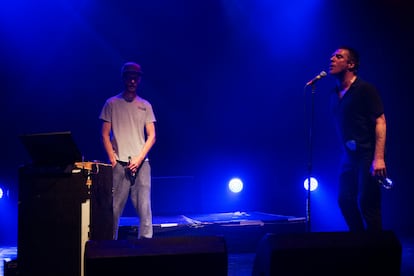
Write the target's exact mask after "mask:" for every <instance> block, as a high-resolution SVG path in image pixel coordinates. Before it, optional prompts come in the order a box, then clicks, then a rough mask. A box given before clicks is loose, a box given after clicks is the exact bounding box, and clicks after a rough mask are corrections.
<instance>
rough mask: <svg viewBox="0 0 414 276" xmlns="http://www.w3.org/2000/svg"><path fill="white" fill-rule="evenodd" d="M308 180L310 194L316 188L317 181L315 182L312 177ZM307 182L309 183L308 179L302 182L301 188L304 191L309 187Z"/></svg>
mask: <svg viewBox="0 0 414 276" xmlns="http://www.w3.org/2000/svg"><path fill="white" fill-rule="evenodd" d="M310 179H311V185H310V190H311V192H312V191H315V190H316V189H317V188H318V180H316V178H314V177H311V178H310ZM308 182H309V178H306V179H305V181H303V187H304V188H305V190H306V191H307V190H308V187H309V184H308Z"/></svg>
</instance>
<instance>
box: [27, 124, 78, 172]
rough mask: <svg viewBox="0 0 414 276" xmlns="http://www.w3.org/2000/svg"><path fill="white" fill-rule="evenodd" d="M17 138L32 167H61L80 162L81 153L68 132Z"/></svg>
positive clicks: (36, 134)
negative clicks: (24, 149) (25, 151)
mask: <svg viewBox="0 0 414 276" xmlns="http://www.w3.org/2000/svg"><path fill="white" fill-rule="evenodd" d="M19 137H20V140H21V141H22V143H23V145H24V147H25V148H26V150H27V152H28V154H29V156H30V158H31V160H32V165H34V166H36V167H50V166H53V167H54V166H59V167H62V166H68V165H73V164H74V163H75V162H80V161H82V153H81V152H80V150H79V148H78V147H77V145H76V143H75V141H74V139H73V137H72V133H71V132H70V131H64V132H49V133H35V134H25V135H20V136H19Z"/></svg>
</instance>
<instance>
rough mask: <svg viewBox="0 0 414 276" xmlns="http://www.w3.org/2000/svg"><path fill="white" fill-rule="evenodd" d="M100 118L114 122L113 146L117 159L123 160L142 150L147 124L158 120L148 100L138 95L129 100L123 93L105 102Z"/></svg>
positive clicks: (112, 132)
mask: <svg viewBox="0 0 414 276" xmlns="http://www.w3.org/2000/svg"><path fill="white" fill-rule="evenodd" d="M99 119H101V120H104V121H106V122H110V123H111V124H112V130H111V143H112V147H113V149H114V152H115V155H116V158H117V160H119V161H123V162H128V157H129V156H136V155H138V154H139V153H140V152H141V150H142V148H143V146H144V144H145V139H146V133H145V125H146V124H147V123H152V122H155V121H156V120H155V116H154V112H153V110H152V106H151V104H150V103H149V102H148V101H146V100H145V99H142V98H140V97H138V96H136V97H135V99H134V100H133V101H131V102H128V101H126V100H125V99H124V98H123V97H122V93H120V94H118V95H116V96H113V97H111V98H109V99H108V100H107V101H106V102H105V104H104V106H103V108H102V111H101V114H100V115H99Z"/></svg>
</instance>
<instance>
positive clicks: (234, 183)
mask: <svg viewBox="0 0 414 276" xmlns="http://www.w3.org/2000/svg"><path fill="white" fill-rule="evenodd" d="M229 189H230V191H232V192H233V193H239V192H241V190H243V182H242V181H241V180H240V178H232V179H231V180H230V181H229Z"/></svg>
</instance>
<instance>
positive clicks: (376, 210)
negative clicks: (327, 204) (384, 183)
mask: <svg viewBox="0 0 414 276" xmlns="http://www.w3.org/2000/svg"><path fill="white" fill-rule="evenodd" d="M373 156H374V153H373V152H364V153H356V152H346V153H345V154H344V156H343V161H342V167H341V173H340V177H339V194H338V204H339V207H340V209H341V212H342V215H343V217H344V219H345V221H346V223H347V225H348V228H349V230H350V231H365V230H367V231H382V215H381V187H380V185H379V184H378V182H377V180H376V179H375V178H374V177H373V176H372V175H371V164H372V160H373Z"/></svg>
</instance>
